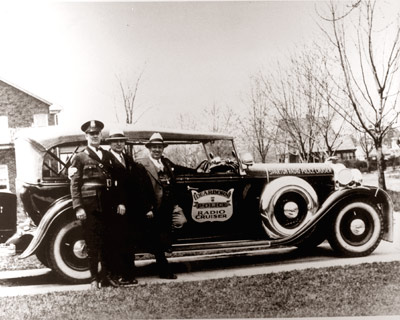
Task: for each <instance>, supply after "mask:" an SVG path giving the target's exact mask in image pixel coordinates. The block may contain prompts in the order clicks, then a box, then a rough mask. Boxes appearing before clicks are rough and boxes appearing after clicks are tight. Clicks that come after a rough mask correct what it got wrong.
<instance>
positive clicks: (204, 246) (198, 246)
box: [172, 240, 271, 252]
mask: <svg viewBox="0 0 400 320" xmlns="http://www.w3.org/2000/svg"><path fill="white" fill-rule="evenodd" d="M269 247H271V240H236V241H219V242H215V241H214V242H198V243H185V244H173V245H172V251H173V252H177V251H198V250H221V249H234V248H238V249H251V248H258V249H265V248H269Z"/></svg>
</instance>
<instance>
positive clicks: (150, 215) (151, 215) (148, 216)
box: [146, 210, 154, 219]
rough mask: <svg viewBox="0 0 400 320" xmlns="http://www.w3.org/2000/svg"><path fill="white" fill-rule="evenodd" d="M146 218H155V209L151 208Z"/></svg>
mask: <svg viewBox="0 0 400 320" xmlns="http://www.w3.org/2000/svg"><path fill="white" fill-rule="evenodd" d="M146 218H147V219H153V218H154V213H153V211H151V210H150V211H149V212H147V213H146Z"/></svg>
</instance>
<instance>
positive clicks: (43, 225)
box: [19, 198, 72, 259]
mask: <svg viewBox="0 0 400 320" xmlns="http://www.w3.org/2000/svg"><path fill="white" fill-rule="evenodd" d="M69 211H70V212H72V200H71V198H63V199H60V200H59V201H57V202H55V203H54V204H53V205H52V206H51V207H50V208H49V209H48V210H47V212H46V213H45V215H44V216H43V218H42V219H41V220H40V223H39V226H38V227H37V229H36V230H35V231H34V232H33V239H32V240H31V242H30V243H29V245H28V247H27V248H26V249H25V251H24V252H23V253H22V254H21V255H20V256H19V258H20V259H24V258H27V257H29V256H31V255H32V254H34V253H35V251H36V250H37V248H39V246H40V245H41V244H42V242H43V239H44V238H45V237H46V235H47V234H48V232H49V230H51V227H52V226H53V225H54V224H55V222H56V220H58V218H60V217H62V216H66V215H68V212H69Z"/></svg>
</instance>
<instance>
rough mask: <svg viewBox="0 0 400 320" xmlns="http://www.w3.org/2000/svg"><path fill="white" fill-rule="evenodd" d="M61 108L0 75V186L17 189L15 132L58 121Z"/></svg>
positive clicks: (54, 123)
mask: <svg viewBox="0 0 400 320" xmlns="http://www.w3.org/2000/svg"><path fill="white" fill-rule="evenodd" d="M60 111H61V110H60V108H57V107H55V106H54V105H52V104H51V103H50V102H48V101H46V100H44V99H42V98H39V97H37V96H35V95H34V94H32V93H29V92H27V91H26V90H24V89H21V88H19V87H17V86H15V85H13V84H11V83H9V82H7V81H5V80H2V79H0V190H1V189H8V190H10V191H11V192H16V188H15V178H16V167H15V150H14V136H15V133H16V132H17V131H18V130H19V129H21V128H27V127H41V126H51V125H57V123H58V119H57V115H58V113H59V112H60Z"/></svg>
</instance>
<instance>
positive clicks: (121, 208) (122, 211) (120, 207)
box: [117, 204, 126, 216]
mask: <svg viewBox="0 0 400 320" xmlns="http://www.w3.org/2000/svg"><path fill="white" fill-rule="evenodd" d="M117 213H118V214H120V215H121V216H123V215H124V214H125V213H126V208H125V205H123V204H119V205H118V208H117Z"/></svg>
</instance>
